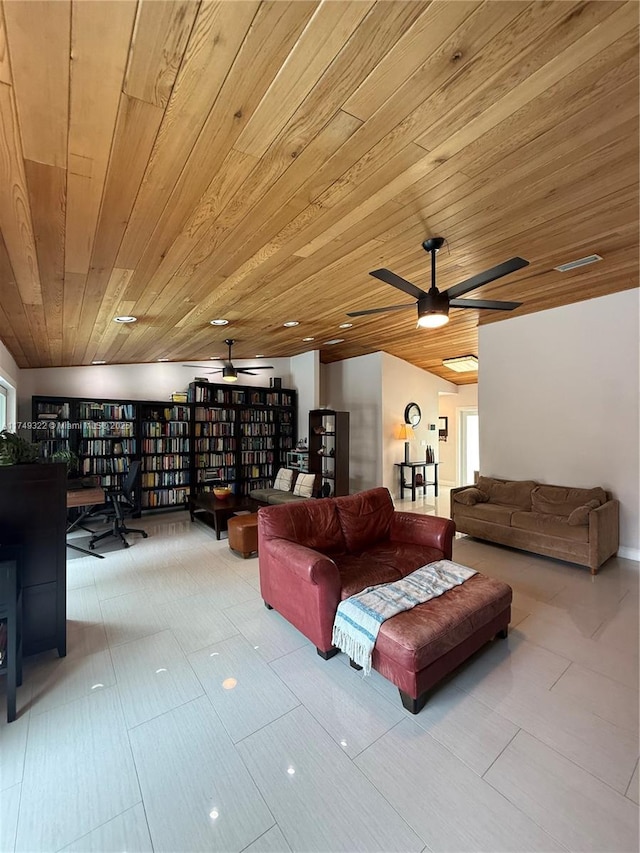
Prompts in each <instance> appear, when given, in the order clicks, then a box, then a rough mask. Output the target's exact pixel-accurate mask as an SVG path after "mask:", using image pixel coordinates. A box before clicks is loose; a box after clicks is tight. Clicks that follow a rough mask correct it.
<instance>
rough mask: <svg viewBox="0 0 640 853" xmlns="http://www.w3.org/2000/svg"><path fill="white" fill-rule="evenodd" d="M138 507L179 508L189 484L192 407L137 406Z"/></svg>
mask: <svg viewBox="0 0 640 853" xmlns="http://www.w3.org/2000/svg"><path fill="white" fill-rule="evenodd" d="M140 427H141V429H140V436H141V439H140V440H141V453H140V456H141V461H142V477H141V488H142V495H141V506H142V508H143V509H154V508H155V507H168V506H181V505H183V504H184V503H185V502H186V501H187V499H188V497H189V488H190V483H191V468H192V465H191V406H188V405H179V404H173V405H169V404H167V403H162V402H159V403H148V402H142V403H140Z"/></svg>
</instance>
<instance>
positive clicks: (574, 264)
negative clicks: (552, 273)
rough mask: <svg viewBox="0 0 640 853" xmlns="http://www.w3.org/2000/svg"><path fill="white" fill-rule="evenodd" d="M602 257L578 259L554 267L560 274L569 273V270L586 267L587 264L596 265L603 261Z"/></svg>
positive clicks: (591, 256) (593, 256)
mask: <svg viewBox="0 0 640 853" xmlns="http://www.w3.org/2000/svg"><path fill="white" fill-rule="evenodd" d="M601 260H602V257H601V256H600V255H587V257H586V258H578V260H577V261H569V262H568V263H566V264H559V265H558V266H557V267H554V270H558V272H568V271H569V270H575V269H578V267H586V266H587V264H595V263H596V262H597V261H601Z"/></svg>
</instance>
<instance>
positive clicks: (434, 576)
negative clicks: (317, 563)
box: [332, 560, 476, 675]
mask: <svg viewBox="0 0 640 853" xmlns="http://www.w3.org/2000/svg"><path fill="white" fill-rule="evenodd" d="M475 574H476V572H475V570H474V569H469V568H467V567H466V566H461V565H459V564H458V563H453V562H451V560H438V561H437V562H435V563H429V564H428V565H426V566H422V567H421V568H419V569H416V571H415V572H412V573H411V574H410V575H407V576H406V577H405V578H402V580H399V581H394V582H393V583H384V584H379V585H378V586H370V587H368V588H367V589H364V590H363V591H362V592H359V593H357V595H352V596H351V598H347V599H345V600H344V601H341V602H340V604H339V605H338V611H337V613H336V618H335V620H334V623H333V636H332V642H333V645H334V646H336V647H337V648H339V649H341V650H342V651H343V652H344V653H345V654H346V655H349V657H350V658H351V660H352V661H354V663H357V664H358V666H361V667H362V668H363V670H364V674H365V675H368V674H369V673H370V672H371V655H372V654H373V647H374V646H375V643H376V639H377V637H378V631H379V630H380V626H381V625H382V623H383V622H384V621H386V620H387V619H390V618H391V617H392V616H395V615H396V613H402V611H403V610H411V608H412V607H415V606H416V605H417V604H422V603H423V602H425V601H429V600H430V599H432V598H437V597H438V596H439V595H442V593H443V592H446V591H447V590H448V589H452V588H453V587H454V586H459V584H461V583H464V581H466V580H468V579H469V578H470V577H472V576H473V575H475Z"/></svg>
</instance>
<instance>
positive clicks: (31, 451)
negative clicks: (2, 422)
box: [0, 429, 38, 465]
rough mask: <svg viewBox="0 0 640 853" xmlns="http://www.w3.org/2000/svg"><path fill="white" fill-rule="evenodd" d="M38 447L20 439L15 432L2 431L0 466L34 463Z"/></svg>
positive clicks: (0, 434) (0, 437) (0, 433)
mask: <svg viewBox="0 0 640 853" xmlns="http://www.w3.org/2000/svg"><path fill="white" fill-rule="evenodd" d="M37 459H38V447H37V446H36V445H35V444H31V442H30V441H26V439H24V438H20V436H19V435H16V433H15V432H9V431H8V430H6V429H3V430H2V431H1V432H0V465H25V464H27V463H29V462H36V461H37Z"/></svg>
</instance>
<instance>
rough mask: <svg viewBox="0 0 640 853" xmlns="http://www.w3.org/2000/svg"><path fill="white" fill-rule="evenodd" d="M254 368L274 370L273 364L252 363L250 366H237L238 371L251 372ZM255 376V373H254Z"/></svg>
mask: <svg viewBox="0 0 640 853" xmlns="http://www.w3.org/2000/svg"><path fill="white" fill-rule="evenodd" d="M252 370H274V367H273V365H272V364H250V365H249V366H248V367H236V371H237V372H238V373H250V372H251V371H252ZM253 375H254V376H255V374H253Z"/></svg>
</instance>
